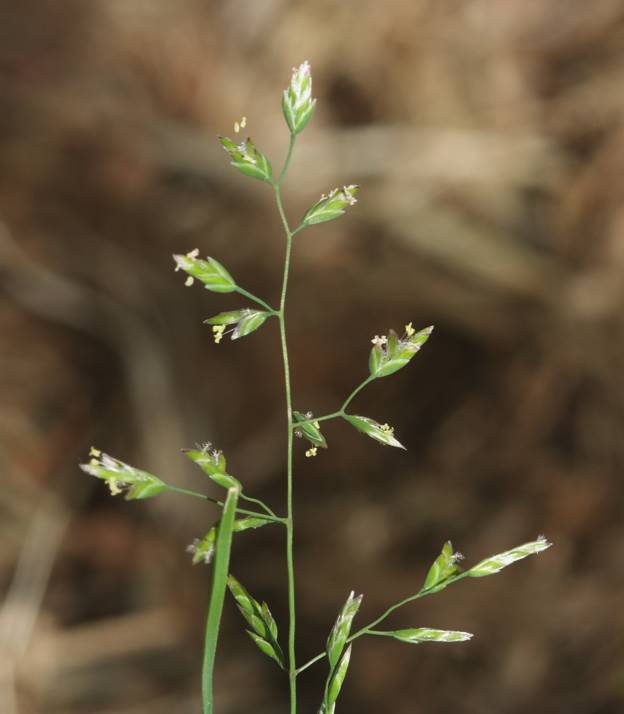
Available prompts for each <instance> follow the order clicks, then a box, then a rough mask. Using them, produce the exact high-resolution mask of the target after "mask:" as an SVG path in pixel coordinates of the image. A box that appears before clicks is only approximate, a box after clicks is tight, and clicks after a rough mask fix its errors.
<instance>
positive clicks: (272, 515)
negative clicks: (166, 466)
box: [167, 485, 286, 523]
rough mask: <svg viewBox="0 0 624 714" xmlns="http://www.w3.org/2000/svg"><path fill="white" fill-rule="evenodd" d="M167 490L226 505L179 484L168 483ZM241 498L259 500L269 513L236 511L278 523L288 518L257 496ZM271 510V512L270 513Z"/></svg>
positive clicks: (245, 510) (222, 506)
mask: <svg viewBox="0 0 624 714" xmlns="http://www.w3.org/2000/svg"><path fill="white" fill-rule="evenodd" d="M167 490H168V491H172V492H173V493H180V494H182V495H184V496H193V498H201V499H202V500H203V501H210V502H211V503H214V504H215V505H216V506H221V508H224V507H225V503H224V502H223V501H219V500H218V499H217V498H212V497H210V496H206V495H205V494H203V493H198V492H197V491H190V490H189V489H188V488H179V487H178V486H171V485H167ZM240 498H245V499H246V500H248V501H253V502H257V503H259V504H261V505H263V506H264V508H266V509H267V513H266V514H264V513H258V512H257V511H248V510H247V509H246V508H237V509H236V513H240V514H242V515H244V516H254V517H255V518H265V519H266V520H267V521H275V522H276V523H285V522H286V519H285V518H280V517H279V516H276V515H275V513H273V511H271V509H270V508H269V507H268V506H266V505H265V504H263V503H262V501H259V500H258V499H255V498H250V497H249V496H242V494H241V496H240ZM269 512H270V513H269Z"/></svg>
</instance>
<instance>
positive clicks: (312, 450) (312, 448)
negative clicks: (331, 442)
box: [305, 446, 317, 458]
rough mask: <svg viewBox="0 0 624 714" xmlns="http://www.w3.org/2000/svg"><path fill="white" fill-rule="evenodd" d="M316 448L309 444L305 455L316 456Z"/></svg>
mask: <svg viewBox="0 0 624 714" xmlns="http://www.w3.org/2000/svg"><path fill="white" fill-rule="evenodd" d="M316 452H317V448H316V446H311V447H310V448H309V449H308V450H307V451H306V452H305V455H306V456H307V457H308V458H310V456H316Z"/></svg>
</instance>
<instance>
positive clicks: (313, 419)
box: [294, 376, 376, 429]
mask: <svg viewBox="0 0 624 714" xmlns="http://www.w3.org/2000/svg"><path fill="white" fill-rule="evenodd" d="M375 379H376V377H373V376H370V377H367V378H366V379H365V380H364V381H363V382H362V384H359V385H358V386H357V387H356V388H355V389H354V390H353V391H352V392H351V394H350V395H349V396H348V397H347V398H346V399H345V401H344V404H343V405H342V406H341V407H340V409H339V410H338V411H337V412H332V413H331V414H324V415H323V416H319V417H311V418H310V419H302V420H301V421H298V422H295V424H294V428H295V429H296V428H297V427H299V426H301V425H302V424H313V423H314V422H316V421H327V420H328V419H336V418H337V417H343V416H345V409H346V408H347V407H348V406H349V404H351V401H352V400H353V399H354V398H355V396H356V395H357V394H359V392H361V391H362V389H364V387H366V385H367V384H370V383H371V382H373V381H374V380H375Z"/></svg>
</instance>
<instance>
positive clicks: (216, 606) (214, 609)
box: [202, 487, 239, 714]
mask: <svg viewBox="0 0 624 714" xmlns="http://www.w3.org/2000/svg"><path fill="white" fill-rule="evenodd" d="M238 496H239V490H238V488H237V487H234V488H230V489H228V493H227V498H226V499H225V505H224V506H223V516H222V517H221V522H220V523H219V529H218V532H217V542H216V544H215V560H214V566H213V569H212V585H211V588H210V602H209V604H208V617H207V620H206V641H205V644H204V663H203V667H202V702H203V712H204V714H212V710H213V691H212V689H213V687H212V680H213V674H214V662H215V655H216V651H217V640H218V638H219V626H220V624H221V614H222V612H223V601H224V599H225V590H226V586H227V577H228V571H229V565H230V551H231V549H232V531H233V528H234V519H235V517H236V502H237V500H238Z"/></svg>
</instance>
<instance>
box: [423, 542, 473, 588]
mask: <svg viewBox="0 0 624 714" xmlns="http://www.w3.org/2000/svg"><path fill="white" fill-rule="evenodd" d="M462 558H463V556H462V554H461V553H454V552H453V544H452V543H451V541H450V540H449V541H447V542H446V543H445V544H444V546H443V547H442V552H441V553H440V555H439V556H438V557H437V558H436V559H435V560H434V562H433V565H432V566H431V567H430V568H429V572H428V573H427V577H426V578H425V584H424V585H423V590H433V591H434V592H438V591H439V590H442V589H443V588H445V587H446V585H447V582H448V579H449V578H451V577H452V576H453V575H456V574H457V573H459V571H460V568H459V566H458V565H457V562H458V561H459V560H461V559H462Z"/></svg>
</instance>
